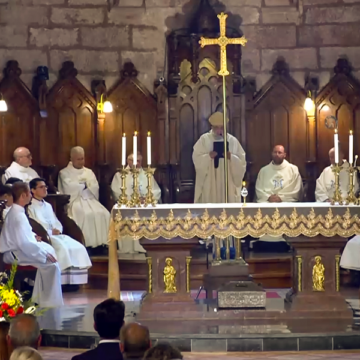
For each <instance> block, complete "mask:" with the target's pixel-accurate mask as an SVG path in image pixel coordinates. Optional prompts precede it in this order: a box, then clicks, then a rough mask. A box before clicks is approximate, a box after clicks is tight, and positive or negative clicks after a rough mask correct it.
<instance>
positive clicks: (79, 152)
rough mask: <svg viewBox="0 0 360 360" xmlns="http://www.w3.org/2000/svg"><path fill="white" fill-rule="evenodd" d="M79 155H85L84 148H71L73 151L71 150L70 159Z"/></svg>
mask: <svg viewBox="0 0 360 360" xmlns="http://www.w3.org/2000/svg"><path fill="white" fill-rule="evenodd" d="M78 154H85V150H84V148H82V147H81V146H74V147H73V148H71V150H70V157H71V158H72V157H73V156H74V155H78Z"/></svg>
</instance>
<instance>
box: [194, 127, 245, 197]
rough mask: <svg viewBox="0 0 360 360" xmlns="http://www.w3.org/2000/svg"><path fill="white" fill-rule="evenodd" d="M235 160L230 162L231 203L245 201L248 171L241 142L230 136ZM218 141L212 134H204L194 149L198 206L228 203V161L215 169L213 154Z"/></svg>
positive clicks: (230, 144)
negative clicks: (225, 166)
mask: <svg viewBox="0 0 360 360" xmlns="http://www.w3.org/2000/svg"><path fill="white" fill-rule="evenodd" d="M227 136H228V142H229V149H228V151H230V153H231V158H230V160H229V161H228V191H229V193H228V202H229V203H234V202H240V201H241V195H240V191H241V186H242V181H243V177H244V174H245V171H246V159H245V151H244V150H243V148H242V147H241V145H240V143H239V141H238V140H237V139H236V138H235V137H234V136H232V135H230V134H228V135H227ZM214 141H218V140H217V139H215V137H214V134H213V132H212V131H210V132H208V133H206V134H203V135H202V136H201V137H200V139H199V140H198V141H197V142H196V144H195V145H194V152H193V162H194V166H195V171H196V180H195V196H194V203H224V202H225V176H224V173H225V170H224V159H219V166H218V168H217V169H215V166H214V159H211V158H210V155H209V153H210V152H211V151H213V149H214Z"/></svg>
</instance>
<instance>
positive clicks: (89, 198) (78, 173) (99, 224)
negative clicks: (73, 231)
mask: <svg viewBox="0 0 360 360" xmlns="http://www.w3.org/2000/svg"><path fill="white" fill-rule="evenodd" d="M70 158H71V161H70V162H69V164H68V166H67V167H66V168H64V169H62V170H61V171H60V173H59V183H58V189H59V191H60V192H61V193H62V194H69V195H70V196H71V197H70V204H69V205H68V215H69V217H70V218H72V219H74V221H75V222H76V223H77V225H78V226H79V227H80V229H81V230H82V232H83V234H84V238H85V243H86V247H89V248H96V247H99V246H101V245H105V244H107V237H108V230H109V223H110V213H109V211H107V209H105V207H104V206H102V205H101V204H100V202H99V183H98V182H97V180H96V177H95V174H94V173H93V171H92V170H91V169H88V168H86V167H85V166H84V164H85V152H84V149H83V148H82V147H80V146H76V147H74V148H72V149H71V153H70Z"/></svg>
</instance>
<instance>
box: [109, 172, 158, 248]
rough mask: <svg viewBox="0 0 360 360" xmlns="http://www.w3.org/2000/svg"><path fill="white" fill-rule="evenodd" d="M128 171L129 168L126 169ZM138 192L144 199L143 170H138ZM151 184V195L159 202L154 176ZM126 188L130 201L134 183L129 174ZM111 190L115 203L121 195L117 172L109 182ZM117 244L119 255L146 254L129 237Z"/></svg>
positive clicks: (145, 186) (138, 243) (136, 242)
mask: <svg viewBox="0 0 360 360" xmlns="http://www.w3.org/2000/svg"><path fill="white" fill-rule="evenodd" d="M127 169H129V167H127ZM138 182H139V183H138V184H139V187H138V190H139V194H140V197H146V194H147V177H146V173H145V171H144V169H143V168H141V169H139V178H138ZM151 184H152V193H153V195H154V198H155V200H156V201H157V202H160V201H161V190H160V187H159V185H158V183H157V182H156V180H155V178H154V176H152V180H151ZM125 186H126V195H127V198H128V200H130V199H131V195H132V193H133V189H134V181H133V176H132V174H131V173H129V174H127V176H126V180H125ZM111 190H112V193H113V197H114V200H115V201H118V199H119V197H120V195H121V175H120V173H119V172H117V173H116V174H115V175H114V178H113V180H112V182H111ZM118 244H119V253H121V254H133V253H146V250H145V249H144V248H143V247H142V246H141V245H140V242H139V240H134V239H133V238H132V237H131V236H122V237H121V239H118Z"/></svg>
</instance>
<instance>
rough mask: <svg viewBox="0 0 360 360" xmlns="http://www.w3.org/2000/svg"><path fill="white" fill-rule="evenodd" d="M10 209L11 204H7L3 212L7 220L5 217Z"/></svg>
mask: <svg viewBox="0 0 360 360" xmlns="http://www.w3.org/2000/svg"><path fill="white" fill-rule="evenodd" d="M10 209H11V206H6V207H5V209H4V210H3V213H2V217H3V220H5V217H6V215H7V214H8V212H9V211H10Z"/></svg>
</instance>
